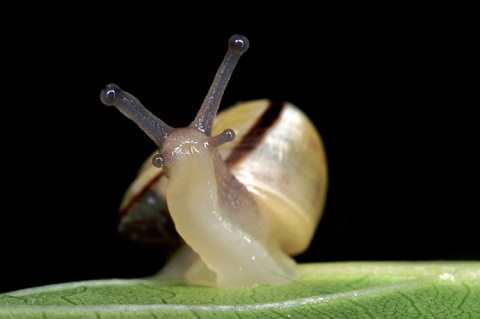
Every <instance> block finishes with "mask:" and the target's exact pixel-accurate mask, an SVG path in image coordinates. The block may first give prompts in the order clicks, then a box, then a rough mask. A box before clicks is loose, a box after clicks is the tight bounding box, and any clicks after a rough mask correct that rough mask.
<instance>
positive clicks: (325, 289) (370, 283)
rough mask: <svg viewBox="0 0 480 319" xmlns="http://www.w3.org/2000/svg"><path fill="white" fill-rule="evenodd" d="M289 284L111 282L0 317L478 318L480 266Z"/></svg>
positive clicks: (419, 266) (354, 269)
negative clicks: (240, 285)
mask: <svg viewBox="0 0 480 319" xmlns="http://www.w3.org/2000/svg"><path fill="white" fill-rule="evenodd" d="M299 269H300V279H299V280H298V281H295V282H293V283H292V284H288V285H280V286H259V287H252V288H235V289H221V288H207V287H196V286H187V285H183V284H178V283H168V282H160V281H158V280H153V279H149V278H146V279H108V280H94V281H82V282H72V283H64V284H56V285H48V286H43V287H37V288H30V289H23V290H18V291H13V292H9V293H5V294H1V295H0V318H96V319H98V318H299V317H300V318H402V319H406V318H480V262H473V261H472V262H344V263H342V262H338V263H314V264H301V265H299Z"/></svg>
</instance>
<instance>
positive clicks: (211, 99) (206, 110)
mask: <svg viewBox="0 0 480 319" xmlns="http://www.w3.org/2000/svg"><path fill="white" fill-rule="evenodd" d="M249 46H250V43H249V41H248V39H247V38H246V37H245V36H243V35H240V34H235V35H232V36H231V37H230V39H229V40H228V50H227V53H226V54H225V57H224V58H223V61H222V63H221V64H220V67H219V68H218V70H217V74H216V75H215V79H214V80H213V83H212V85H211V86H210V89H209V90H208V93H207V96H206V97H205V100H204V101H203V103H202V106H201V108H200V110H199V111H198V114H197V117H196V118H195V120H193V122H192V123H191V124H190V126H193V127H196V128H197V129H198V130H199V131H201V132H203V133H205V135H207V136H212V127H213V121H214V119H215V116H216V114H217V111H218V107H219V106H220V101H221V100H222V97H223V92H225V88H226V87H227V84H228V81H229V80H230V77H231V76H232V73H233V69H235V66H236V65H237V63H238V60H239V59H240V57H241V56H242V54H243V53H245V52H246V51H247V50H248V47H249Z"/></svg>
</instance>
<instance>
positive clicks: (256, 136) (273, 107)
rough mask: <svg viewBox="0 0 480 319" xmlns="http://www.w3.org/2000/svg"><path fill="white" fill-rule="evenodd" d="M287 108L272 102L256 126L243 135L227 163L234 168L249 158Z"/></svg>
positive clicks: (282, 103) (281, 103)
mask: <svg viewBox="0 0 480 319" xmlns="http://www.w3.org/2000/svg"><path fill="white" fill-rule="evenodd" d="M284 107H285V103H284V102H275V101H270V104H269V105H268V106H267V108H266V109H265V111H264V112H263V114H262V115H261V116H260V117H259V118H258V120H257V121H256V122H255V124H254V125H252V127H251V128H250V129H249V130H248V132H247V133H246V134H245V135H243V137H242V139H241V140H240V141H239V142H238V143H237V145H236V146H235V148H234V149H233V150H232V152H231V153H230V155H229V156H228V157H227V159H226V160H225V162H226V163H227V165H228V166H229V167H233V166H235V165H236V164H238V163H240V162H241V161H242V160H243V159H244V158H245V157H247V156H248V155H249V154H250V153H251V152H252V151H253V150H255V149H256V148H257V146H258V145H259V144H260V143H261V142H262V140H263V138H264V137H265V136H266V134H267V133H268V131H269V129H270V128H271V127H273V125H274V124H275V123H276V122H277V121H278V120H279V119H280V115H281V114H282V111H283V109H284Z"/></svg>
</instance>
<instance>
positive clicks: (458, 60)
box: [0, 1, 480, 292]
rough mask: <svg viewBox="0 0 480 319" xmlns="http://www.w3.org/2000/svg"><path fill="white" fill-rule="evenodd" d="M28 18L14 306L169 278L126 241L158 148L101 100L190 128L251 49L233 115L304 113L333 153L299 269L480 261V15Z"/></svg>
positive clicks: (99, 11)
mask: <svg viewBox="0 0 480 319" xmlns="http://www.w3.org/2000/svg"><path fill="white" fill-rule="evenodd" d="M26 9H27V8H22V10H19V11H18V12H14V13H12V14H13V15H14V16H16V15H17V14H18V19H13V20H12V21H14V22H12V24H11V25H9V29H4V30H5V31H6V32H5V37H4V42H3V53H4V58H3V82H4V85H3V88H4V90H3V93H2V94H3V99H2V106H3V108H2V110H3V116H2V119H3V125H2V128H3V129H2V131H3V143H2V144H3V145H2V146H3V147H2V149H3V152H2V158H3V168H4V176H3V186H4V187H3V189H2V202H3V209H2V214H1V215H2V219H1V224H0V225H1V226H2V227H1V229H2V231H1V232H0V240H1V243H2V244H1V245H2V255H1V269H0V291H1V292H4V291H11V290H15V289H20V288H26V287H31V286H38V285H44V284H51V283H58V282H65V281H74V280H87V279H99V278H112V277H120V278H130V277H140V276H145V275H150V274H153V273H155V272H156V271H157V270H158V269H159V268H160V267H161V265H162V260H161V259H160V258H159V257H157V256H152V255H151V254H149V253H148V252H146V251H144V250H141V249H138V247H135V246H133V245H131V244H130V243H128V242H125V241H124V240H122V239H121V238H120V237H119V235H118V234H117V232H116V224H117V222H118V215H117V210H118V205H119V203H120V200H121V198H122V196H123V192H124V191H125V189H126V188H127V186H128V185H129V183H130V182H131V181H132V180H133V178H134V177H135V175H136V172H137V169H138V167H139V165H140V164H141V163H142V162H143V161H144V160H145V159H146V158H147V157H148V156H149V155H150V154H151V152H152V151H153V150H154V144H153V142H151V141H150V140H149V139H148V138H147V137H146V136H145V135H144V134H143V133H142V132H141V131H140V130H139V129H138V128H137V127H136V126H135V124H133V123H132V122H131V121H129V120H128V119H126V118H125V117H123V115H121V114H120V113H119V112H118V111H116V110H115V109H113V108H109V107H106V106H104V105H103V104H101V102H100V100H99V93H100V90H101V89H102V88H103V87H104V86H105V85H106V84H108V83H111V82H113V83H117V84H118V85H120V87H122V88H123V89H125V90H127V91H129V92H131V93H133V94H134V95H136V96H137V97H138V98H139V99H140V100H141V101H142V102H143V104H144V105H146V106H147V107H148V108H149V109H150V110H152V112H154V113H155V114H157V115H158V116H159V117H161V118H162V119H163V120H164V121H165V122H167V123H169V124H170V125H172V126H184V125H187V124H189V123H190V121H191V120H192V119H193V117H194V116H195V114H196V110H197V108H198V107H199V105H200V104H201V102H202V101H203V98H204V97H205V94H206V92H207V91H208V88H209V86H210V83H211V81H212V79H213V76H214V74H215V72H216V69H217V67H218V65H219V63H220V61H221V60H222V58H223V56H224V54H225V50H226V44H227V40H228V38H229V37H230V36H231V35H232V34H234V33H242V34H244V35H246V36H247V37H248V38H249V40H250V49H249V51H248V52H247V53H246V54H245V55H244V56H243V57H242V59H241V60H240V63H239V65H238V66H237V68H236V70H235V72H234V74H233V77H232V79H231V81H230V84H229V86H228V87H227V90H226V92H225V95H224V99H223V101H222V104H221V105H222V106H221V107H222V108H223V107H226V106H228V105H231V104H233V103H235V102H237V101H239V100H249V99H256V98H271V99H276V100H288V101H291V102H293V103H294V104H296V105H298V106H299V107H300V108H301V109H303V110H304V111H305V112H306V113H307V114H308V115H309V116H310V117H311V119H312V120H313V121H314V123H315V124H316V125H317V127H318V129H319V131H320V133H321V134H322V137H323V140H324V143H325V148H326V152H327V156H328V160H329V174H330V175H329V177H330V185H329V193H328V198H327V204H326V208H325V212H324V217H323V219H322V220H321V223H320V225H319V227H318V231H317V234H316V236H315V237H314V239H313V241H312V245H311V247H310V248H309V249H308V250H307V251H306V252H305V253H304V254H302V255H300V256H298V257H297V260H298V261H300V262H323V261H347V260H480V248H479V239H478V238H479V237H478V236H479V226H480V200H479V198H478V196H479V186H478V179H479V177H480V174H479V169H478V162H479V159H480V156H479V154H478V139H479V136H480V135H479V133H480V129H479V125H478V115H477V111H478V106H479V103H478V80H477V79H478V67H476V66H475V64H477V63H478V52H474V47H475V46H476V42H478V41H477V40H478V37H477V36H474V35H472V33H473V31H472V30H473V29H474V28H473V22H474V20H473V18H472V17H470V15H469V14H468V12H469V10H468V8H466V9H460V10H458V9H456V10H450V8H419V7H412V8H406V7H403V8H400V7H398V8H387V7H383V8H379V7H375V8H373V7H372V8H368V7H341V8H326V7H321V6H319V7H302V6H301V5H299V4H295V5H292V6H288V7H278V6H275V7H270V8H268V7H267V8H260V7H258V6H256V5H254V4H253V2H248V1H246V2H242V3H241V4H236V3H234V2H232V3H228V2H227V3H224V4H221V5H219V4H212V5H203V4H202V5H200V4H197V5H195V6H194V7H192V5H190V4H184V3H179V4H176V5H174V4H169V5H168V6H165V7H163V6H161V7H148V6H145V7H138V6H137V7H133V8H132V7H121V6H118V5H110V6H106V7H91V8H87V7H74V6H73V5H72V7H71V8H65V7H60V8H59V7H55V8H48V7H42V8H34V7H29V8H28V10H26ZM37 10H38V12H37ZM40 13H41V14H40ZM8 30H11V31H8ZM7 31H8V32H7Z"/></svg>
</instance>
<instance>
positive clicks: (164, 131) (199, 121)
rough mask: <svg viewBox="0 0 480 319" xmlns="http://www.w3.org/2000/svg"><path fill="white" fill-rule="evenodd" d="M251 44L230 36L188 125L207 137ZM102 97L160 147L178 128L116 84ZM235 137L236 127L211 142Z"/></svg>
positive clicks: (105, 89) (229, 139)
mask: <svg viewBox="0 0 480 319" xmlns="http://www.w3.org/2000/svg"><path fill="white" fill-rule="evenodd" d="M249 45H250V44H249V41H248V39H247V38H246V37H245V36H243V35H239V34H235V35H233V36H231V37H230V39H229V40H228V50H227V53H226V54H225V57H224V58H223V61H222V63H221V64H220V67H219V68H218V70H217V73H216V75H215V79H214V80H213V83H212V85H211V86H210V89H209V91H208V93H207V96H206V97H205V100H204V101H203V103H202V106H201V108H200V110H199V111H198V113H197V116H196V117H195V119H194V120H193V122H192V123H191V124H190V125H189V126H188V127H190V128H195V129H197V130H198V131H200V132H202V133H203V134H205V135H206V136H208V137H211V136H212V127H213V121H214V120H215V116H216V114H217V111H218V108H219V106H220V101H221V99H222V96H223V92H224V91H225V88H226V86H227V84H228V81H229V80H230V77H231V76H232V73H233V69H234V68H235V66H236V65H237V63H238V60H239V59H240V57H241V56H242V54H243V53H245V51H247V50H248V47H249ZM100 100H101V101H102V103H103V104H105V105H109V106H110V105H113V106H115V107H116V108H117V109H118V110H119V111H120V112H122V113H123V114H124V115H125V116H126V117H128V118H130V119H131V120H132V121H134V122H135V123H136V124H137V125H138V126H139V127H140V128H141V129H142V130H143V131H144V132H145V133H146V134H147V135H148V136H149V137H150V138H151V139H152V140H153V141H154V142H155V144H156V145H157V147H158V148H159V149H162V145H163V144H164V142H165V140H166V139H167V137H168V136H169V135H170V134H171V133H172V132H173V131H174V130H175V129H174V128H172V127H170V126H168V125H167V124H165V123H164V122H163V121H162V120H160V119H159V118H157V117H156V116H155V115H153V114H152V113H151V112H150V111H148V110H147V109H146V108H145V107H144V106H143V105H142V103H140V101H139V100H138V99H137V98H136V97H134V96H133V95H131V94H130V93H127V92H125V91H123V90H122V89H120V87H119V86H118V85H116V84H108V85H107V86H106V87H105V88H104V89H103V90H102V91H101V93H100ZM234 137H235V133H234V132H233V130H227V131H225V132H223V133H222V134H220V135H219V136H216V137H214V138H213V139H212V141H211V142H209V145H210V143H213V145H217V146H219V145H221V144H223V143H225V142H228V141H231V140H233V138H234ZM153 162H154V165H155V166H157V165H156V164H158V165H162V163H163V161H160V160H158V159H155V158H154V159H153Z"/></svg>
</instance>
